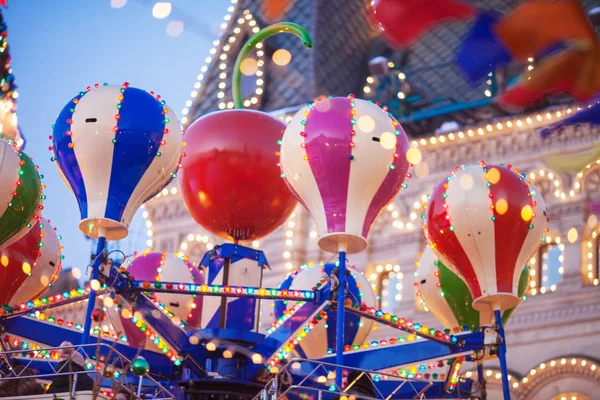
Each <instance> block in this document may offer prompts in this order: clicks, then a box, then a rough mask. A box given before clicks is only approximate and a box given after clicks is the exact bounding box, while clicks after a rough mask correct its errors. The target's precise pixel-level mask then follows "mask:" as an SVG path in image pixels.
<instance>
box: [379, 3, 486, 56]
mask: <svg viewBox="0 0 600 400" xmlns="http://www.w3.org/2000/svg"><path fill="white" fill-rule="evenodd" d="M373 11H374V17H375V20H376V21H377V22H378V23H379V26H380V28H382V30H383V31H384V34H385V36H386V37H387V38H388V39H389V40H391V41H392V42H394V43H395V44H396V45H398V46H400V47H406V46H408V45H410V44H412V43H413V42H415V41H416V40H417V39H418V38H419V37H420V36H421V35H422V34H423V33H425V31H427V30H428V29H431V28H433V27H435V26H436V25H438V24H440V23H442V22H444V21H448V20H453V19H454V20H456V19H466V18H469V17H471V16H472V15H473V13H474V11H475V10H474V8H473V7H472V6H470V5H468V4H465V3H462V2H460V1H456V0H378V1H376V2H375V4H374V6H373Z"/></svg>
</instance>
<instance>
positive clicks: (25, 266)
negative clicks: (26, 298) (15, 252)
mask: <svg viewBox="0 0 600 400" xmlns="http://www.w3.org/2000/svg"><path fill="white" fill-rule="evenodd" d="M22 269H23V273H24V274H25V275H29V274H30V273H31V265H29V263H28V262H27V261H25V262H23V266H22Z"/></svg>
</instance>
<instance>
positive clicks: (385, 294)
mask: <svg viewBox="0 0 600 400" xmlns="http://www.w3.org/2000/svg"><path fill="white" fill-rule="evenodd" d="M370 269H371V272H370V274H369V276H368V279H369V283H370V284H371V287H372V288H373V291H374V292H375V295H376V296H377V297H376V299H377V307H378V308H380V309H382V310H383V311H386V312H393V311H394V309H395V305H396V303H398V302H399V301H401V300H402V279H403V277H404V275H403V273H402V271H401V270H400V265H398V264H394V263H380V264H375V267H374V268H370Z"/></svg>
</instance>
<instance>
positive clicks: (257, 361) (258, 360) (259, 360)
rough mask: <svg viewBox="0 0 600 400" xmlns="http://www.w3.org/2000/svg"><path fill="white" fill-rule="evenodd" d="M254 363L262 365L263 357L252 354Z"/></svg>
mask: <svg viewBox="0 0 600 400" xmlns="http://www.w3.org/2000/svg"><path fill="white" fill-rule="evenodd" d="M252 362H253V363H254V364H260V363H262V356H261V355H260V354H258V353H254V354H252Z"/></svg>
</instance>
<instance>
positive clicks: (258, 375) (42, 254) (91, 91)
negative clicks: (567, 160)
mask: <svg viewBox="0 0 600 400" xmlns="http://www.w3.org/2000/svg"><path fill="white" fill-rule="evenodd" d="M281 32H287V33H292V34H294V35H296V36H298V37H299V38H300V39H301V40H302V41H303V43H304V45H305V46H306V47H307V48H310V47H311V39H310V37H309V35H308V34H307V33H306V31H305V30H304V29H303V28H302V27H300V26H298V25H295V24H290V23H280V24H275V25H272V26H271V27H268V28H265V29H263V30H261V31H260V32H258V33H257V34H255V35H254V36H253V37H251V38H250V39H249V41H248V43H247V44H246V45H245V46H244V47H243V50H242V52H241V54H240V56H239V57H238V62H237V63H236V68H235V71H234V77H233V79H234V98H235V103H236V107H238V108H237V109H234V110H226V111H219V112H215V113H212V114H209V115H206V116H203V117H201V118H200V119H198V120H197V121H195V122H194V123H193V124H192V125H190V127H189V128H188V129H187V130H186V132H185V133H184V134H183V135H182V131H181V128H180V125H179V123H178V120H177V117H176V116H175V114H174V113H173V112H172V111H171V110H170V109H169V108H168V106H167V105H166V103H165V102H164V101H163V100H162V99H161V98H160V96H158V95H155V94H154V93H153V92H146V91H143V90H140V89H137V88H133V87H130V86H129V85H128V84H127V83H125V84H123V85H122V86H109V85H103V86H102V85H94V86H90V87H88V88H87V90H85V91H82V92H81V93H79V94H78V95H77V96H75V97H74V98H73V99H72V100H71V101H70V102H69V103H68V104H67V105H66V106H65V107H64V108H63V109H62V111H61V112H60V114H59V116H58V119H57V121H56V123H55V125H54V126H53V129H54V131H53V135H52V137H51V139H52V146H51V148H50V149H51V150H52V151H53V156H52V160H53V161H55V162H56V164H57V167H58V170H59V172H60V174H61V176H62V178H63V180H64V182H65V184H66V185H67V186H68V187H69V189H70V190H71V191H72V193H73V195H74V196H75V198H76V199H77V202H78V205H79V210H80V213H81V222H80V225H79V228H80V230H81V231H82V232H83V233H84V234H85V235H86V236H88V237H90V238H94V239H98V248H97V251H96V253H95V254H94V255H93V256H92V260H91V261H92V262H91V270H90V278H91V281H90V285H89V287H87V288H85V289H80V290H78V291H71V292H65V293H63V294H59V295H55V296H51V297H43V292H44V291H45V290H46V289H47V287H48V286H49V285H51V284H52V283H53V282H54V281H55V280H56V278H57V276H58V271H59V270H60V268H61V267H60V260H61V255H60V244H59V241H58V237H57V236H56V233H55V231H54V229H53V228H52V227H51V225H50V223H49V221H45V220H43V219H42V217H41V210H42V208H43V207H42V206H41V204H42V200H43V198H44V196H43V194H42V184H41V182H40V176H39V174H38V172H37V170H36V167H35V166H34V164H33V163H32V161H31V160H30V159H29V157H28V156H27V155H26V154H25V153H23V152H21V151H20V150H19V149H18V148H17V146H16V144H15V143H11V142H8V141H2V142H0V147H1V148H2V160H3V161H2V163H1V164H0V167H1V169H0V179H2V180H3V185H2V187H3V189H2V190H1V191H0V196H2V198H3V199H4V202H3V203H1V204H3V206H2V208H3V209H4V212H3V214H2V216H1V218H3V219H4V220H3V221H1V223H0V227H1V228H0V262H1V263H2V266H3V267H4V268H0V274H3V275H1V276H0V278H1V281H2V282H3V285H5V286H3V288H5V289H6V290H4V291H3V292H2V294H0V296H1V297H0V302H1V303H3V308H2V314H1V315H0V326H1V327H2V333H3V338H4V339H3V341H2V344H3V347H4V350H5V351H3V352H2V353H1V359H2V363H3V367H4V370H5V373H6V377H4V378H0V379H11V378H14V376H12V375H13V373H12V372H11V371H13V369H12V367H14V366H15V365H16V364H22V365H27V366H29V367H32V368H35V370H37V371H38V373H39V374H38V375H37V378H38V379H40V380H42V381H43V380H50V379H51V377H52V376H54V375H56V374H60V373H64V372H61V371H57V370H56V364H57V363H58V361H59V353H58V346H59V345H60V344H61V343H62V342H64V341H69V342H71V343H74V344H75V345H74V346H73V347H74V348H76V349H77V350H78V351H79V352H81V353H82V354H83V355H84V357H85V361H86V364H85V370H86V371H85V372H86V373H89V374H92V375H94V376H96V382H97V384H98V385H97V386H98V387H103V388H105V389H112V390H113V393H114V392H118V391H119V388H120V387H122V386H123V387H130V388H134V389H133V391H134V392H135V394H136V395H137V396H149V397H152V398H206V399H208V398H215V396H218V398H223V399H225V398H231V399H237V398H239V399H252V398H257V399H281V398H289V399H292V398H300V399H309V398H314V399H317V398H319V399H327V398H331V399H334V398H340V399H342V398H346V399H348V398H352V397H354V398H375V399H414V398H428V399H440V398H485V381H484V378H483V376H482V374H480V375H479V379H478V380H471V379H465V378H460V372H461V369H462V368H463V365H464V363H465V362H476V363H477V365H478V366H479V367H481V365H482V363H483V362H484V361H485V360H488V359H493V358H496V357H497V358H498V359H499V361H500V365H501V370H502V373H503V383H504V395H505V398H506V399H508V398H510V392H509V387H508V372H507V359H506V341H505V338H504V330H503V323H505V322H506V320H507V318H508V317H509V316H510V314H511V313H512V312H514V310H515V308H516V307H517V306H518V304H519V301H520V299H521V296H522V295H523V290H524V287H525V286H526V277H527V273H526V271H524V270H523V269H524V266H525V265H526V261H527V259H528V258H529V256H530V255H531V253H532V252H533V251H534V250H535V248H536V247H537V245H538V242H539V241H540V240H542V237H543V236H544V231H545V226H546V216H545V214H546V210H545V204H544V202H543V199H542V198H541V196H540V195H539V193H538V191H537V189H536V188H535V187H534V186H533V185H531V184H530V183H529V182H528V181H527V179H526V176H525V175H523V174H521V173H520V172H519V171H518V169H514V168H512V167H511V166H503V165H486V164H485V163H484V162H481V163H480V164H479V165H471V166H463V167H458V168H457V169H456V170H454V171H451V172H450V173H449V175H448V176H447V177H446V178H445V179H444V180H443V181H442V182H440V184H439V185H438V186H437V187H436V188H435V189H434V190H433V192H432V195H431V197H430V200H429V202H428V204H427V205H426V206H425V207H426V208H425V209H424V210H423V214H422V220H423V224H422V225H423V229H424V232H425V237H426V240H427V243H428V247H427V249H426V251H425V253H424V255H423V257H422V259H421V261H420V266H419V269H418V277H417V281H416V282H415V284H416V285H417V286H418V289H419V294H420V296H421V297H422V299H423V301H424V302H425V303H426V304H427V306H428V308H429V309H430V310H431V311H432V312H433V313H434V314H435V315H436V316H438V318H439V319H440V321H441V322H442V324H443V325H445V328H446V329H445V330H440V329H434V328H430V327H427V326H424V325H422V324H419V323H418V322H415V321H410V320H407V319H405V318H402V317H400V316H396V315H391V314H389V313H387V312H384V311H382V310H379V309H377V308H374V307H372V305H373V304H374V302H375V296H374V294H373V292H372V290H371V288H370V287H369V284H368V282H367V281H366V279H365V278H364V277H363V276H362V274H361V267H360V266H351V265H349V263H348V261H347V255H349V254H355V253H358V252H361V251H362V250H364V249H365V248H366V247H367V244H368V240H367V236H368V233H369V229H370V227H371V225H372V223H373V222H374V220H375V219H376V217H377V215H378V214H379V212H380V210H381V209H383V208H384V207H385V206H386V205H387V204H388V203H389V202H391V201H392V200H393V199H394V197H395V196H396V195H397V194H398V192H399V191H400V190H401V189H402V188H403V187H405V186H406V184H405V179H406V178H407V177H410V173H409V169H410V167H411V165H412V164H415V163H418V162H419V161H420V157H421V155H420V153H419V152H418V150H417V149H415V148H411V147H410V146H409V142H408V139H407V136H406V134H405V133H404V131H403V129H402V127H401V126H400V124H399V123H398V121H396V120H395V119H394V117H393V116H392V115H391V113H389V112H388V111H387V110H386V108H385V107H384V108H380V106H379V105H378V104H374V103H372V102H368V101H365V100H361V99H358V98H355V97H354V96H352V95H350V96H348V97H321V98H318V99H316V100H315V101H314V102H313V103H311V104H309V105H307V106H306V107H304V108H302V109H301V110H300V111H299V112H298V113H297V114H296V116H295V117H294V118H293V119H292V121H291V122H290V123H289V124H288V125H286V124H284V123H283V122H281V121H280V120H279V119H276V118H274V117H272V116H270V115H268V114H265V113H262V112H259V111H253V110H247V109H243V102H242V96H241V86H240V82H241V75H240V64H241V62H242V60H243V59H244V58H245V56H246V55H247V54H248V53H249V52H250V51H251V50H252V49H253V48H254V46H255V45H256V44H257V43H259V42H261V41H263V40H265V39H266V38H268V37H269V36H271V35H274V34H277V33H281ZM175 177H178V179H179V184H180V187H181V191H182V193H183V197H184V200H185V202H186V206H187V207H188V210H189V212H190V214H191V215H192V216H193V217H194V219H195V220H196V221H197V222H198V223H199V224H201V225H202V226H203V227H204V228H205V229H207V230H209V231H210V232H211V233H213V234H215V235H217V236H219V237H221V238H223V239H225V240H227V241H228V242H226V243H224V244H222V245H219V246H216V247H215V248H214V249H212V250H210V251H208V252H207V253H206V254H205V255H204V257H203V258H202V259H201V260H196V261H197V262H192V261H193V260H188V259H187V258H185V257H176V256H173V255H170V254H167V253H165V252H162V253H161V252H152V251H144V252H141V253H140V254H137V255H136V256H135V257H133V258H131V257H123V256H120V255H119V252H111V253H108V252H106V250H105V247H106V242H107V241H111V240H119V239H122V238H124V237H126V236H127V234H128V226H129V223H130V221H131V219H132V217H133V215H134V214H135V212H136V211H137V210H138V208H139V207H140V206H141V205H142V204H143V202H145V201H147V200H149V199H151V198H152V197H154V195H155V194H156V193H158V192H160V191H161V190H162V189H163V188H164V187H165V186H167V185H168V184H169V183H170V182H171V181H172V179H174V178H175ZM296 200H297V201H298V202H300V203H301V204H302V205H303V206H304V207H305V208H306V209H307V210H308V211H309V212H310V214H311V216H312V217H313V219H314V222H315V224H316V226H317V231H318V235H319V242H318V243H319V247H320V248H321V249H322V250H324V251H326V252H329V253H331V254H332V255H333V262H331V263H324V264H322V265H316V266H313V267H309V266H304V267H303V268H301V269H299V270H297V271H294V272H292V273H291V274H290V275H288V276H287V277H285V279H284V280H283V282H282V284H281V286H280V287H275V288H269V287H264V286H263V272H264V270H265V269H268V268H270V267H269V263H268V261H267V257H266V255H265V254H264V253H263V252H262V251H260V250H256V249H253V248H250V247H246V246H244V245H242V244H241V243H245V242H247V241H253V240H257V239H259V238H261V237H264V236H265V235H267V234H269V233H270V232H272V231H273V230H274V229H276V228H277V227H278V226H279V225H281V224H282V223H283V222H284V221H285V220H286V219H287V217H288V216H289V214H290V213H291V212H292V211H293V209H294V206H295V202H296ZM399 251H400V249H399ZM80 301H87V313H86V317H85V320H84V321H82V323H74V322H71V321H66V322H65V321H64V320H60V319H59V320H57V319H56V318H54V317H52V316H51V313H52V309H53V308H56V307H61V306H65V305H67V304H70V303H74V302H80ZM264 301H269V302H274V303H275V312H274V314H275V315H274V320H273V321H272V324H271V326H270V327H269V328H268V329H267V331H266V332H264V333H262V332H260V331H259V328H258V327H259V325H258V319H259V316H260V315H259V309H260V304H261V302H264ZM376 325H381V326H386V327H387V329H389V331H390V332H397V334H394V337H393V338H390V339H389V340H380V341H372V342H368V337H369V334H370V332H371V330H372V329H373V327H374V326H376ZM481 370H482V369H481V368H480V371H481ZM75 380H76V378H75ZM71 395H75V389H73V392H72V393H71Z"/></svg>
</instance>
